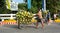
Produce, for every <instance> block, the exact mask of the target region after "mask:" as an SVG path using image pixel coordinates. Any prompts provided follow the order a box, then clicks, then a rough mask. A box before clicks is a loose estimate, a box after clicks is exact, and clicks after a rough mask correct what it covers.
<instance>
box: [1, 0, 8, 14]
mask: <svg viewBox="0 0 60 33" xmlns="http://www.w3.org/2000/svg"><path fill="white" fill-rule="evenodd" d="M8 12H9V10H8V9H7V8H6V3H5V0H0V14H3V13H8Z"/></svg>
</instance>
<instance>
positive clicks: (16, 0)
mask: <svg viewBox="0 0 60 33" xmlns="http://www.w3.org/2000/svg"><path fill="white" fill-rule="evenodd" d="M13 1H14V2H18V3H24V1H23V0H13Z"/></svg>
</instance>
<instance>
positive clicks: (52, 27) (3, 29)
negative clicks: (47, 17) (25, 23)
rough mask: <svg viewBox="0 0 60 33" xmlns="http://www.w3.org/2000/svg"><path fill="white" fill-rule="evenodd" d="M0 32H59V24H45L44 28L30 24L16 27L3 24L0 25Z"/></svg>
mask: <svg viewBox="0 0 60 33" xmlns="http://www.w3.org/2000/svg"><path fill="white" fill-rule="evenodd" d="M0 33H60V24H57V23H53V24H51V25H46V26H45V27H44V29H41V27H40V28H38V29H35V28H34V27H31V26H30V27H24V28H22V29H18V28H17V25H4V26H0Z"/></svg>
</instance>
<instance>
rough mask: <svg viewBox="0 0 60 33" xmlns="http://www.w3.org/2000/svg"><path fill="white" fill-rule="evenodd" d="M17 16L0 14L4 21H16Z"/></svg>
mask: <svg viewBox="0 0 60 33" xmlns="http://www.w3.org/2000/svg"><path fill="white" fill-rule="evenodd" d="M15 15H16V14H0V19H1V20H2V21H4V19H16V17H15Z"/></svg>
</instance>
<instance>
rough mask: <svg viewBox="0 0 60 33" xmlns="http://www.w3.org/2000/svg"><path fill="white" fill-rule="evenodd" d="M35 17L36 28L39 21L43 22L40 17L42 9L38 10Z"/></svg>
mask: <svg viewBox="0 0 60 33" xmlns="http://www.w3.org/2000/svg"><path fill="white" fill-rule="evenodd" d="M36 19H37V23H36V28H38V23H39V22H41V24H42V23H43V17H42V11H41V10H38V13H37V18H36Z"/></svg>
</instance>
